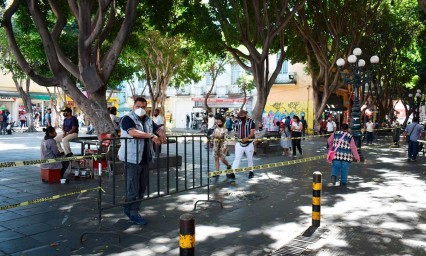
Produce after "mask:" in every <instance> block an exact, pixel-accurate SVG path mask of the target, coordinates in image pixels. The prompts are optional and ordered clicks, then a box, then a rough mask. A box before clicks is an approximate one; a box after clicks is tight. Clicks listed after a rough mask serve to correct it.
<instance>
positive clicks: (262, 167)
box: [209, 155, 326, 177]
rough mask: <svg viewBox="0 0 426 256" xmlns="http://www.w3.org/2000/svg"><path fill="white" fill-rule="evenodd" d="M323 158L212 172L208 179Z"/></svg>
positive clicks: (316, 158)
mask: <svg viewBox="0 0 426 256" xmlns="http://www.w3.org/2000/svg"><path fill="white" fill-rule="evenodd" d="M324 158H326V155H321V156H313V157H306V158H302V159H295V160H290V161H284V162H277V163H270V164H261V165H256V166H249V167H243V168H236V169H229V170H222V171H213V172H210V173H209V177H213V176H217V175H221V174H231V173H238V172H246V171H254V170H263V169H269V168H274V167H281V166H286V165H293V164H300V163H306V162H311V161H316V160H320V159H324Z"/></svg>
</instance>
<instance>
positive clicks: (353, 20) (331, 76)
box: [289, 0, 383, 126]
mask: <svg viewBox="0 0 426 256" xmlns="http://www.w3.org/2000/svg"><path fill="white" fill-rule="evenodd" d="M382 1H383V0H379V1H376V0H361V1H340V0H327V1H315V0H308V1H307V2H306V5H305V8H304V9H302V10H301V11H300V12H299V13H298V15H297V16H295V23H294V25H295V27H296V33H297V35H298V36H299V40H298V41H296V40H294V41H293V42H292V44H291V46H296V47H295V48H296V49H297V50H296V51H295V53H299V55H298V56H297V58H299V59H303V57H301V56H300V52H301V51H300V47H303V48H304V50H305V56H306V59H305V60H306V63H307V66H308V69H309V73H310V74H311V78H312V89H313V97H314V121H315V125H317V126H318V125H319V120H320V118H321V115H322V113H323V112H324V110H325V107H326V103H327V100H328V98H329V97H330V95H331V94H332V93H333V92H334V91H336V90H337V89H338V88H340V87H341V86H342V83H341V81H340V74H339V72H337V69H336V63H335V62H336V60H337V59H339V58H340V57H341V54H343V55H346V56H348V55H349V54H351V52H352V49H353V48H355V47H357V46H359V44H360V42H361V39H362V37H363V36H364V35H369V34H370V33H371V31H372V29H373V27H372V26H371V21H372V20H373V19H375V18H376V17H377V16H376V13H377V8H378V7H379V5H380V4H381V2H382ZM289 49H293V48H292V47H290V46H289ZM289 58H290V59H293V58H294V56H289ZM297 58H296V59H297Z"/></svg>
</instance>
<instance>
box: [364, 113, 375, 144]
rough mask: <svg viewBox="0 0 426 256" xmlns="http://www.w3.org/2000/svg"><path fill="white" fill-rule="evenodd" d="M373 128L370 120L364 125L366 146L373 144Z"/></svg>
mask: <svg viewBox="0 0 426 256" xmlns="http://www.w3.org/2000/svg"><path fill="white" fill-rule="evenodd" d="M374 126H375V124H374V123H373V122H372V121H371V119H369V120H368V122H367V123H365V131H366V139H367V145H368V144H372V143H373V133H374Z"/></svg>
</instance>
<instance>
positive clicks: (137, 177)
mask: <svg viewBox="0 0 426 256" xmlns="http://www.w3.org/2000/svg"><path fill="white" fill-rule="evenodd" d="M126 178H127V180H126V202H130V201H135V200H140V199H143V194H144V193H145V190H146V186H147V182H148V179H149V171H148V165H144V164H132V163H127V173H126ZM140 205H141V202H135V203H131V204H127V205H125V206H124V208H125V209H126V210H128V211H129V212H130V214H131V215H136V214H138V212H139V209H140Z"/></svg>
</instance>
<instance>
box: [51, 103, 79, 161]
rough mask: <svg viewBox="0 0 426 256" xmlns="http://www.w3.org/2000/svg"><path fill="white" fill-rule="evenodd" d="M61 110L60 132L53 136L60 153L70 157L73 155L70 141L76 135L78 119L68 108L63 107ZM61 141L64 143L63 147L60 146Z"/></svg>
mask: <svg viewBox="0 0 426 256" xmlns="http://www.w3.org/2000/svg"><path fill="white" fill-rule="evenodd" d="M61 112H62V113H63V116H64V122H63V124H62V134H58V135H57V136H56V137H55V141H56V143H57V146H58V149H59V151H60V152H61V154H65V156H66V157H70V156H73V153H72V151H71V146H70V141H71V140H73V139H75V138H77V137H78V120H77V118H76V117H75V116H73V115H72V110H71V109H70V108H65V109H63V110H62V111H61ZM61 142H62V143H63V144H64V148H62V146H61Z"/></svg>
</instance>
